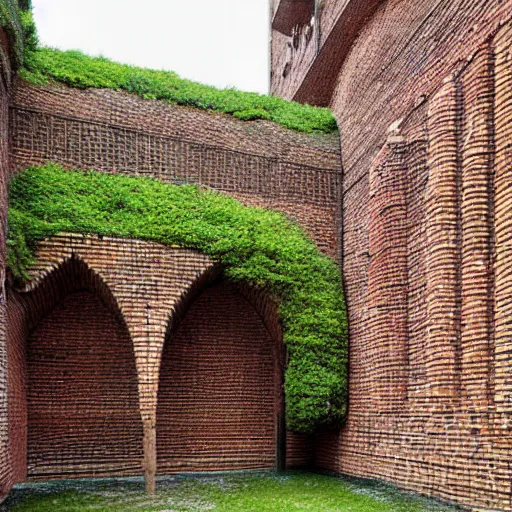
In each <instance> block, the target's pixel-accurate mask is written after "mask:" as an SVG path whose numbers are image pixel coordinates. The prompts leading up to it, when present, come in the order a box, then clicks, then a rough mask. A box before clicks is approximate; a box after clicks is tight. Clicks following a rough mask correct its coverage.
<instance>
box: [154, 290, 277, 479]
mask: <svg viewBox="0 0 512 512" xmlns="http://www.w3.org/2000/svg"><path fill="white" fill-rule="evenodd" d="M275 352H276V347H275V342H274V340H272V338H271V336H270V335H269V333H268V332H267V330H266V329H265V325H264V324H263V322H262V320H261V318H260V317H259V316H258V314H257V313H256V311H255V310H254V308H253V307H252V306H251V305H250V303H249V302H248V301H247V299H245V298H244V297H243V296H242V295H241V294H240V293H239V292H238V291H237V290H236V288H235V287H234V286H233V285H230V284H227V283H222V284H219V285H216V286H213V287H211V288H209V289H207V290H205V291H204V292H203V293H202V294H201V296H200V297H199V298H198V299H197V300H196V301H195V302H194V303H193V304H192V306H191V307H190V309H189V311H188V313H187V315H186V317H185V318H184V319H183V321H182V322H181V323H180V324H179V326H178V327H177V330H176V331H174V332H172V333H171V335H170V337H169V339H168V340H167V343H166V347H165V349H164V355H163V358H162V368H161V373H160V385H159V392H158V409H157V457H158V459H157V460H158V472H159V473H164V474H165V473H169V472H180V471H190V470H195V471H197V470H206V469H208V470H230V469H250V468H265V467H266V468H273V467H274V466H275V450H276V447H275V440H276V432H275V427H276V412H277V411H276V408H275V404H276V402H277V400H276V395H277V394H278V390H276V389H275V373H276V372H277V371H278V366H277V365H278V363H279V360H278V358H276V353H275Z"/></svg>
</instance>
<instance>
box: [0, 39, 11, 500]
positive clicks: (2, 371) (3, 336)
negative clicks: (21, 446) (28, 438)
mask: <svg viewBox="0 0 512 512" xmlns="http://www.w3.org/2000/svg"><path fill="white" fill-rule="evenodd" d="M0 55H3V48H0ZM4 57H5V55H4ZM7 74H8V70H5V69H0V498H1V497H2V495H3V494H5V493H7V492H8V490H9V489H10V487H11V486H12V483H13V482H12V467H11V460H10V453H9V433H8V428H9V426H8V414H7V407H8V389H7V313H6V296H5V265H6V237H7V182H8V180H9V146H8V141H9V136H8V117H9V110H8V93H7V80H4V79H5V78H6V76H7Z"/></svg>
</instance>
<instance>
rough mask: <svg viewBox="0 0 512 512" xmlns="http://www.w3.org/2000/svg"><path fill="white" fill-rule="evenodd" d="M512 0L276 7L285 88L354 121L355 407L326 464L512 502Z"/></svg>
mask: <svg viewBox="0 0 512 512" xmlns="http://www.w3.org/2000/svg"><path fill="white" fill-rule="evenodd" d="M511 7H512V2H510V1H507V0H505V1H499V0H472V1H463V0H450V1H439V0H422V1H415V0H380V1H378V0H325V1H315V0H297V1H293V0H281V1H279V0H276V1H275V2H272V3H271V18H272V42H271V47H272V59H271V61H272V80H271V82H272V83H271V91H272V93H273V94H277V95H281V96H283V97H286V98H289V99H295V100H298V101H301V102H309V103H311V104H315V105H324V106H329V107H330V108H331V109H332V110H333V112H334V113H335V116H336V118H337V121H338V125H339V128H340V141H341V154H342V166H343V173H342V175H343V178H342V212H343V213H342V220H343V226H342V260H343V274H344V280H345V284H346V294H347V305H348V311H349V327H350V408H349V417H348V420H347V423H346V425H345V427H344V428H343V429H342V430H341V432H340V433H338V434H332V433H330V434H325V435H320V436H319V438H318V446H319V447H318V450H317V459H316V462H317V465H318V467H322V468H325V469H330V470H335V471H340V472H344V473H349V474H354V475H360V476H369V477H376V478H379V479H384V480H388V481H391V482H394V483H397V484H399V485H400V486H403V487H406V488H409V489H414V490H417V491H420V492H423V493H427V494H434V495H437V496H441V497H444V498H448V499H451V500H454V501H458V502H461V503H463V504H466V505H468V506H472V507H474V508H475V510H512V488H511V486H512V484H511V481H512V472H511V469H510V467H511V466H510V462H511V460H512V432H511V430H512V423H511V420H512V333H511V322H510V318H511V317H512V316H511V315H512V293H511V291H512V290H511V288H510V278H511V275H512V265H511V263H512V261H511V260H512V252H511V250H512V249H511V245H510V244H511V240H512V223H511V221H510V219H511V214H512V211H511V209H512V195H511V194H512V192H511V190H512V189H511V187H510V179H511V177H512V176H511V172H512V160H511V155H510V147H511V142H512V132H511V130H512V129H511V108H512V65H511V62H512V23H511V21H510V19H511Z"/></svg>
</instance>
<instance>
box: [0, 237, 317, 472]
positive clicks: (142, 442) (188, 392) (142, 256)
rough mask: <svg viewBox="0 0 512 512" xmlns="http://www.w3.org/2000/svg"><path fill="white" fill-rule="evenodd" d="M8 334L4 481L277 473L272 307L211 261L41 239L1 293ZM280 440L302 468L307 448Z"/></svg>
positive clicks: (178, 252)
mask: <svg viewBox="0 0 512 512" xmlns="http://www.w3.org/2000/svg"><path fill="white" fill-rule="evenodd" d="M8 333H9V354H8V355H9V422H10V423H9V432H10V436H9V442H10V446H11V452H12V454H13V463H12V468H13V480H14V481H16V482H23V481H25V480H27V479H28V480H41V479H43V480H44V479H55V478H66V477H67V478H69V477H80V476H121V475H132V474H140V473H141V472H142V471H143V468H144V469H145V471H146V475H147V471H150V473H151V472H153V473H155V472H156V471H157V470H158V473H159V474H167V473H174V472H182V471H209V470H220V469H222V470H232V469H255V468H258V469H262V468H273V467H275V464H276V425H277V415H278V414H279V413H280V407H281V403H282V382H283V375H282V372H283V357H284V356H283V354H284V352H283V347H282V333H281V327H280V325H279V322H278V319H277V304H276V303H275V302H274V301H273V300H271V299H270V297H269V296H268V294H267V293H266V292H265V291H264V290H262V289H261V290H260V289H257V288H250V287H247V286H241V285H237V286H235V285H232V284H228V283H226V282H225V281H223V279H222V275H221V273H220V272H219V269H218V267H217V266H216V265H215V264H214V262H212V261H211V260H210V259H209V258H208V257H206V256H204V255H202V254H199V253H197V252H194V251H190V250H186V249H180V248H174V247H167V246H163V245H160V244H155V243H149V242H142V241H137V240H124V239H116V238H108V237H96V236H83V235H76V234H62V235H59V236H56V237H53V238H51V239H49V240H45V241H44V242H42V243H41V244H40V245H39V247H38V250H37V254H36V261H35V263H34V265H33V266H32V267H31V269H30V279H29V280H28V281H27V283H26V284H25V285H24V287H23V288H21V289H18V290H11V291H10V293H9V301H8ZM77 418H79V421H77ZM287 437H288V441H289V442H288V448H287V449H288V455H287V459H288V466H289V467H301V466H304V465H306V464H308V463H309V462H310V461H311V460H312V440H311V439H310V438H309V437H308V436H299V435H295V434H292V433H289V434H288V436H287ZM155 455H156V459H155ZM156 462H158V466H157V467H155V463H156Z"/></svg>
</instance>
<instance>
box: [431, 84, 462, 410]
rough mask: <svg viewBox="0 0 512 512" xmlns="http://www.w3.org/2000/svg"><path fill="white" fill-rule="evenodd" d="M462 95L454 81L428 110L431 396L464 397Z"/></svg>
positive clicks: (444, 397) (437, 399)
mask: <svg viewBox="0 0 512 512" xmlns="http://www.w3.org/2000/svg"><path fill="white" fill-rule="evenodd" d="M458 117H459V116H458V91H457V84H456V82H455V81H454V79H452V78H450V79H449V80H447V81H446V82H445V84H444V85H443V87H442V88H441V90H440V91H439V92H438V93H437V94H436V96H435V97H434V98H432V100H431V102H430V105H429V112H428V134H429V146H428V167H429V179H428V185H427V190H426V209H427V220H426V223H427V225H426V235H427V240H426V244H427V256H426V274H427V275H426V278H427V279H426V280H427V283H426V287H427V289H426V296H427V339H426V376H427V382H428V390H427V394H429V395H430V396H432V397H434V398H436V401H437V402H439V401H446V400H452V399H455V398H457V396H458V388H459V384H458V381H459V379H458V376H457V375H458V368H457V367H458V350H459V343H460V339H459V333H460V331H459V313H460V304H459V302H460V286H459V265H460V259H459V258H460V242H459V230H458V223H459V218H458V216H459V211H458V210H459V204H458V203H459V199H458V196H459V157H458V137H457V129H458Z"/></svg>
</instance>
